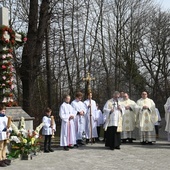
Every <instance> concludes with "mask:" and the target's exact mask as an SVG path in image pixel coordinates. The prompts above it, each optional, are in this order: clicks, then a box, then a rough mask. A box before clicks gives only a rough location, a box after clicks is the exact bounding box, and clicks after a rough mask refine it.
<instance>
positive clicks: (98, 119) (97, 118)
mask: <svg viewBox="0 0 170 170" xmlns="http://www.w3.org/2000/svg"><path fill="white" fill-rule="evenodd" d="M103 123H104V117H103V113H102V111H101V110H100V109H97V110H96V112H95V124H96V126H101V125H102V124H103Z"/></svg>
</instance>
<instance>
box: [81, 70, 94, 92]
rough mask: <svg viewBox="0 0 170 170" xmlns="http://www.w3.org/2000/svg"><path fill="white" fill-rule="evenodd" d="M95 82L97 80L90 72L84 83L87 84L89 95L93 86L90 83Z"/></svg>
mask: <svg viewBox="0 0 170 170" xmlns="http://www.w3.org/2000/svg"><path fill="white" fill-rule="evenodd" d="M93 80H95V78H92V77H90V73H89V72H88V73H87V77H85V78H83V81H86V82H87V90H88V93H89V92H91V84H90V82H91V81H93Z"/></svg>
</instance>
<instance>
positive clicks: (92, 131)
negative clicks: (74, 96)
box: [84, 92, 98, 143]
mask: <svg viewBox="0 0 170 170" xmlns="http://www.w3.org/2000/svg"><path fill="white" fill-rule="evenodd" d="M84 104H85V106H86V138H87V143H88V139H90V140H91V142H92V143H94V142H95V138H97V137H98V135H97V127H96V124H95V116H96V115H95V113H96V111H97V107H96V102H95V101H94V100H92V93H91V92H90V93H88V99H87V100H85V101H84Z"/></svg>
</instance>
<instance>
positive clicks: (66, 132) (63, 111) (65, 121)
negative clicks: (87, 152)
mask: <svg viewBox="0 0 170 170" xmlns="http://www.w3.org/2000/svg"><path fill="white" fill-rule="evenodd" d="M59 115H60V118H61V120H62V122H61V133H60V146H69V145H74V144H76V134H75V124H74V119H70V120H69V117H70V116H74V117H75V110H74V109H73V107H72V106H71V105H70V104H69V103H65V102H64V103H63V104H62V105H61V106H60V111H59Z"/></svg>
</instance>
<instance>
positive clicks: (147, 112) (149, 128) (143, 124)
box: [137, 91, 158, 144]
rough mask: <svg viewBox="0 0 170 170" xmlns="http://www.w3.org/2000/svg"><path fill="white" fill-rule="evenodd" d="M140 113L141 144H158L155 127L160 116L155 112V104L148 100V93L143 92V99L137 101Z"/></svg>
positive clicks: (138, 117)
mask: <svg viewBox="0 0 170 170" xmlns="http://www.w3.org/2000/svg"><path fill="white" fill-rule="evenodd" d="M137 105H138V106H139V112H138V115H137V121H138V127H139V134H140V142H141V143H142V144H152V143H153V142H156V135H155V126H154V124H155V123H156V122H157V121H158V116H157V114H156V110H155V103H154V102H153V100H152V99H149V98H148V94H147V92H145V91H144V92H142V98H141V99H139V100H138V101H137Z"/></svg>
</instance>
